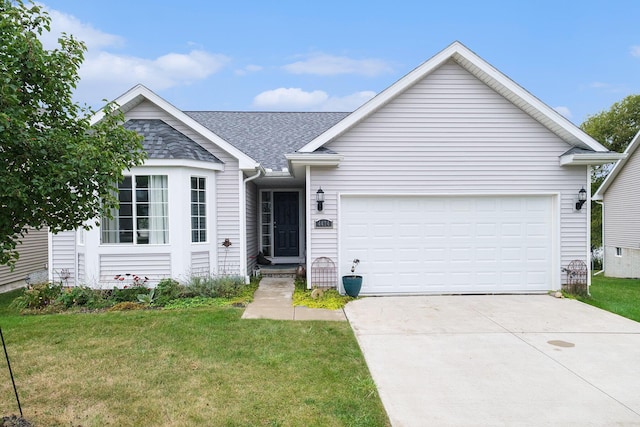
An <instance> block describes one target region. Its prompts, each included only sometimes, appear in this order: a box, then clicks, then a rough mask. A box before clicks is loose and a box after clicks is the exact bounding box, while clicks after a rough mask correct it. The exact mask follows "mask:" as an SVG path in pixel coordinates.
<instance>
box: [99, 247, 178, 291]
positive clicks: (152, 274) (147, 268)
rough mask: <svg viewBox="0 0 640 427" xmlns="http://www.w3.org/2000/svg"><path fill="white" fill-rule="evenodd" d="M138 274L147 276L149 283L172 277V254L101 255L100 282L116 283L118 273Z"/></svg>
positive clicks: (122, 274)
mask: <svg viewBox="0 0 640 427" xmlns="http://www.w3.org/2000/svg"><path fill="white" fill-rule="evenodd" d="M127 274H130V275H132V276H133V275H137V276H139V277H147V278H148V279H149V283H150V284H152V283H157V282H158V281H160V280H162V279H164V278H167V277H171V254H169V253H140V254H137V255H136V256H135V257H132V256H131V255H129V254H122V255H120V254H109V255H104V254H103V255H100V282H101V283H102V284H103V285H104V284H107V285H108V284H110V283H112V284H113V285H116V284H117V283H116V281H115V279H114V277H115V276H116V275H121V276H124V275H127Z"/></svg>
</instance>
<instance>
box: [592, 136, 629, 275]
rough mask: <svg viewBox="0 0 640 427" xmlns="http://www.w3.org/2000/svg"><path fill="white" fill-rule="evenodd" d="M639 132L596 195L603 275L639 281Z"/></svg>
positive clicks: (594, 196)
mask: <svg viewBox="0 0 640 427" xmlns="http://www.w3.org/2000/svg"><path fill="white" fill-rule="evenodd" d="M638 147H640V132H639V133H638V134H637V135H636V136H635V138H633V141H631V143H630V144H629V146H628V147H627V149H626V150H625V152H624V154H626V156H627V157H626V158H624V159H621V160H618V162H617V163H616V164H615V166H614V167H613V169H612V170H611V172H610V173H609V175H608V176H607V178H606V179H605V180H604V182H603V183H602V185H601V186H600V188H599V189H598V191H597V192H596V193H595V194H594V195H593V198H594V199H595V200H602V204H603V208H602V216H603V220H602V227H603V231H602V241H603V246H604V266H603V269H604V274H605V275H607V276H611V277H626V278H636V279H637V278H640V149H638Z"/></svg>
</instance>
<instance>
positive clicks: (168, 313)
mask: <svg viewBox="0 0 640 427" xmlns="http://www.w3.org/2000/svg"><path fill="white" fill-rule="evenodd" d="M17 295H18V293H17V292H16V291H14V292H11V293H9V294H0V327H1V328H2V331H3V333H4V337H5V341H6V342H7V346H8V351H9V356H10V358H11V366H12V368H13V372H14V376H15V379H16V383H17V387H18V393H19V395H20V401H21V404H22V409H23V412H24V417H25V418H26V419H27V420H29V421H31V422H32V423H34V424H36V425H38V426H83V427H87V426H196V425H202V426H387V425H389V421H388V419H387V416H386V414H385V412H384V408H383V407H382V404H381V402H380V398H379V397H378V394H377V391H376V388H375V385H374V383H373V380H372V379H371V376H370V374H369V372H368V369H367V367H366V364H365V362H364V358H363V356H362V354H361V352H360V349H359V347H358V345H357V342H356V340H355V337H354V335H353V333H352V331H351V329H350V327H349V325H348V323H346V322H291V321H271V320H241V319H240V316H241V315H242V311H243V309H240V308H218V307H205V308H191V309H178V310H138V311H127V312H101V313H91V314H53V315H37V316H35V315H30V316H22V315H19V314H17V312H16V311H15V310H13V309H11V308H9V307H8V303H9V302H10V301H11V300H12V299H13V298H15V297H16V296H17ZM11 414H18V408H17V404H16V401H15V397H14V394H13V389H12V387H11V381H10V377H9V373H8V370H7V368H6V361H5V359H4V356H2V359H1V361H0V417H1V416H7V415H11Z"/></svg>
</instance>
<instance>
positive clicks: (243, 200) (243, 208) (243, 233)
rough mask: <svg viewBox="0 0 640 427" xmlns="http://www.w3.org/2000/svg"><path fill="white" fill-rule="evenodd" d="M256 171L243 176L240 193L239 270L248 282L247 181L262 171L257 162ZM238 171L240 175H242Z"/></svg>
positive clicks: (256, 176) (258, 175) (257, 176)
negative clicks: (248, 175)
mask: <svg viewBox="0 0 640 427" xmlns="http://www.w3.org/2000/svg"><path fill="white" fill-rule="evenodd" d="M256 169H258V172H256V174H255V175H252V176H250V177H247V178H245V179H244V180H243V181H242V194H241V195H240V244H241V249H240V250H241V253H240V272H241V273H242V272H243V273H242V274H244V280H245V283H247V284H248V283H249V281H250V278H249V275H248V274H247V183H248V182H250V181H253V180H254V179H257V178H259V177H260V176H261V175H262V173H263V172H264V168H263V167H262V166H261V165H260V164H258V165H257V166H256ZM242 173H243V172H242V171H240V177H242Z"/></svg>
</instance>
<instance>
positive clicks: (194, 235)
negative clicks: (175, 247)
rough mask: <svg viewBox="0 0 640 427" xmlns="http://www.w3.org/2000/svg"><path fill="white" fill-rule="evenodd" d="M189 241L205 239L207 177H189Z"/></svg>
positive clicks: (203, 240)
mask: <svg viewBox="0 0 640 427" xmlns="http://www.w3.org/2000/svg"><path fill="white" fill-rule="evenodd" d="M191 241H192V242H193V243H201V242H206V241H207V179H206V178H203V177H199V176H192V177H191Z"/></svg>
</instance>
